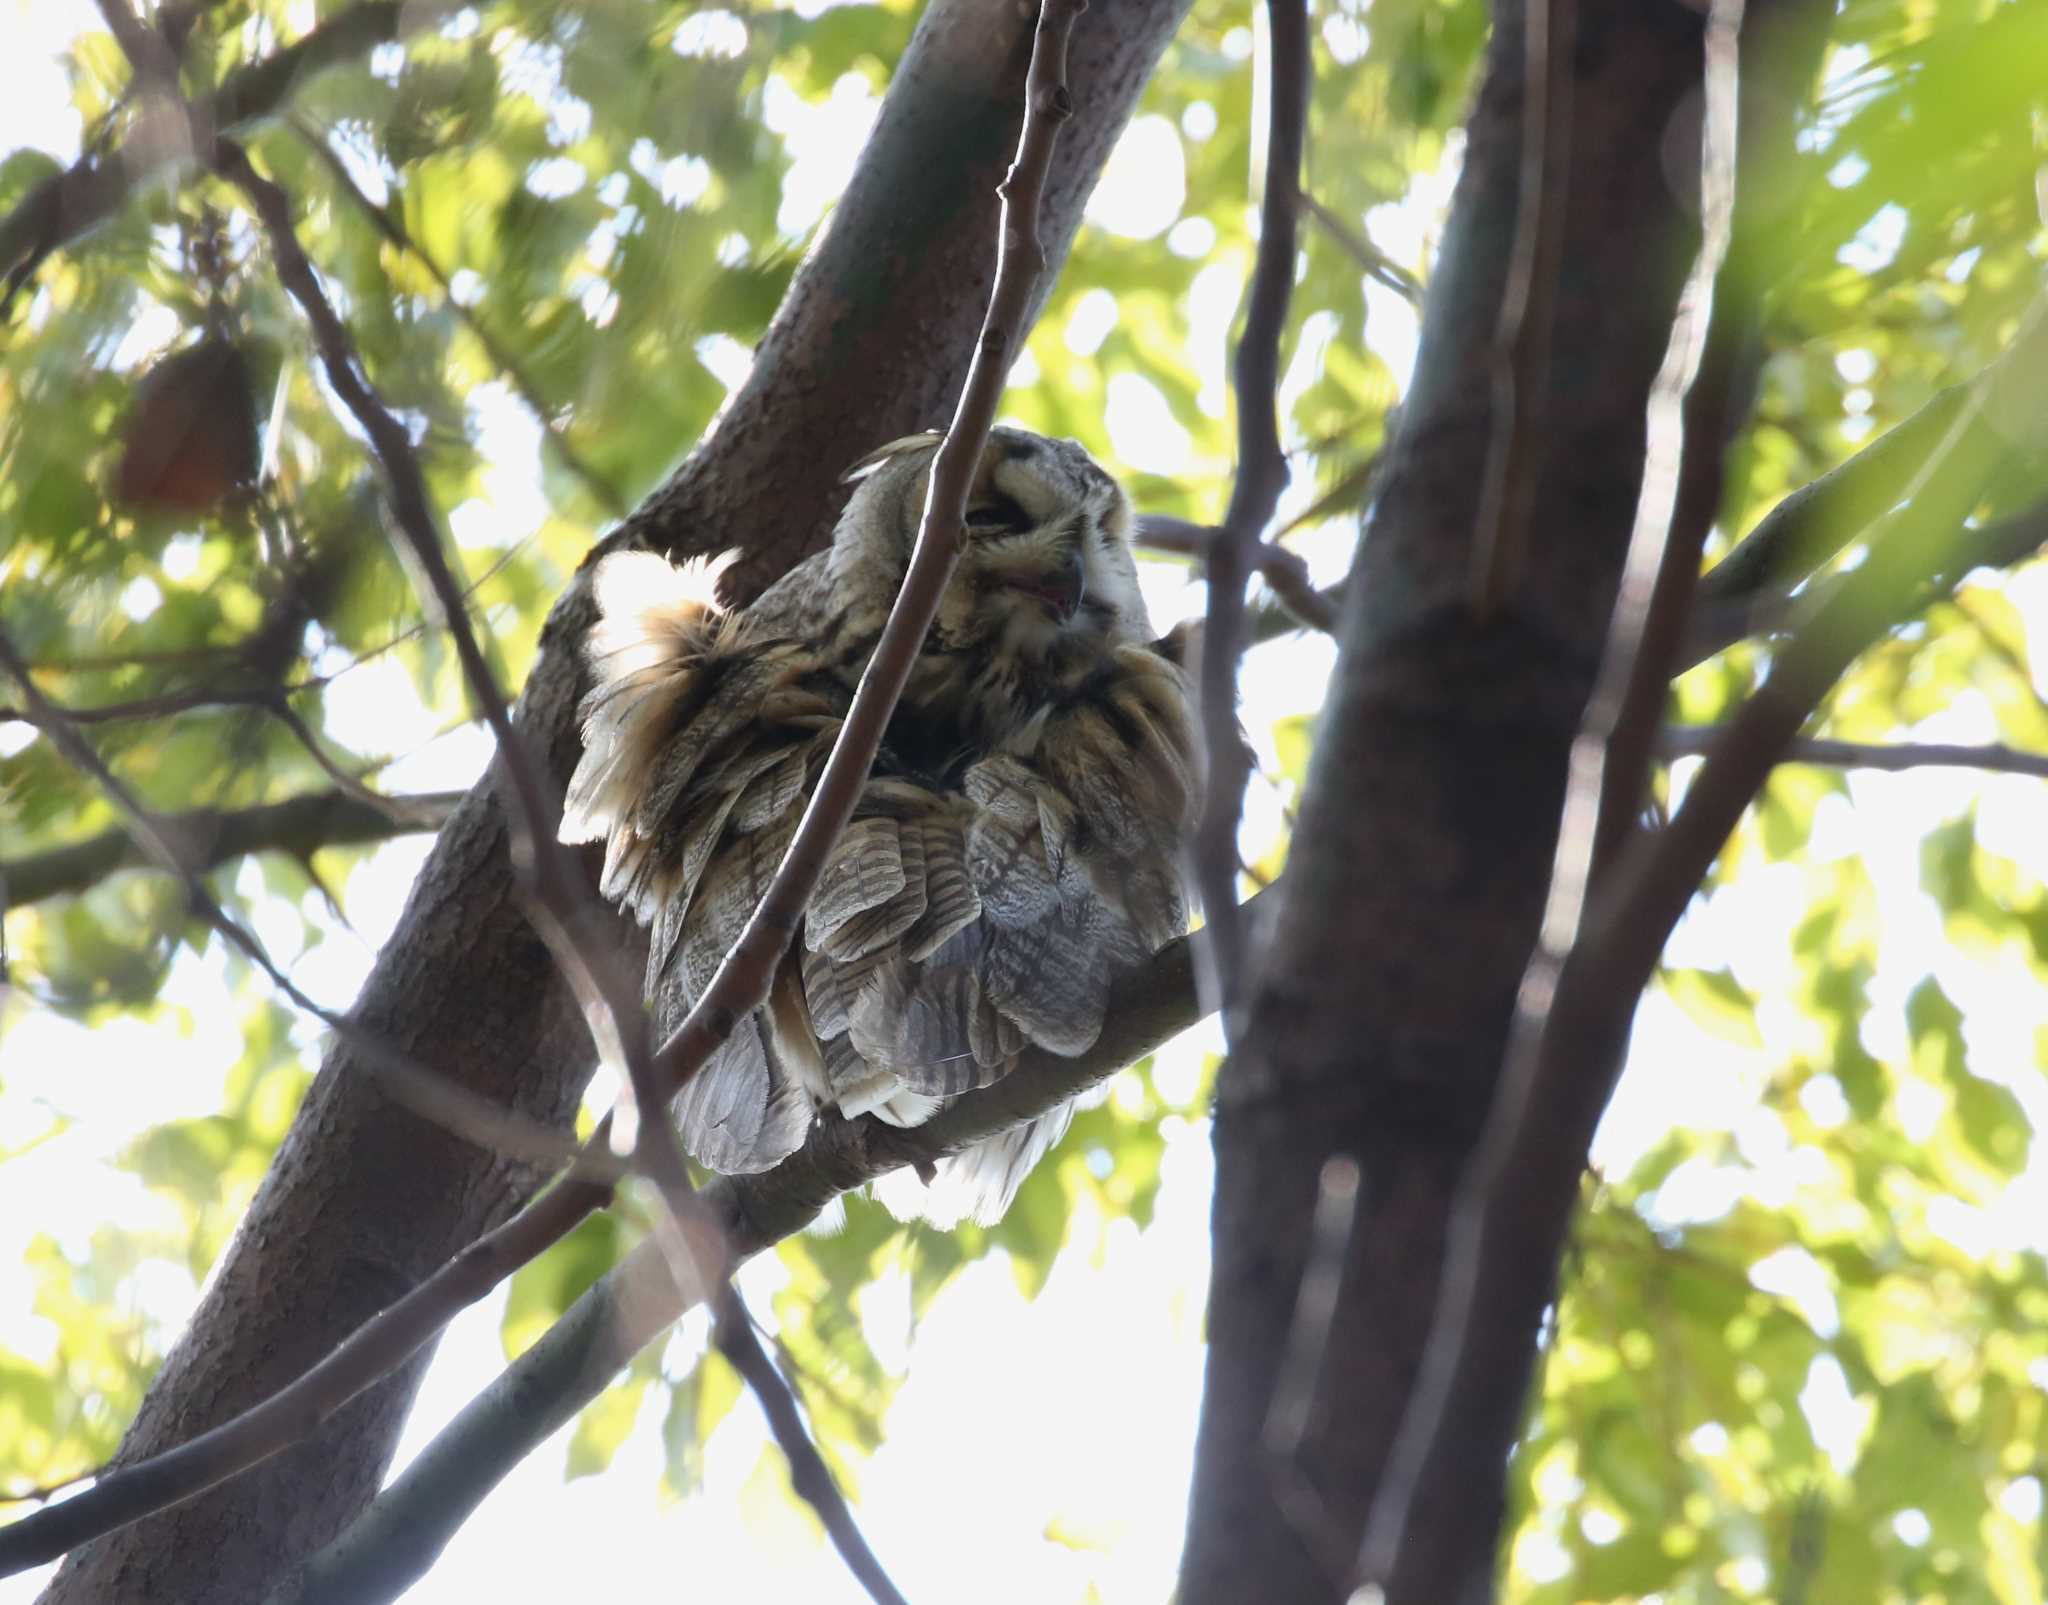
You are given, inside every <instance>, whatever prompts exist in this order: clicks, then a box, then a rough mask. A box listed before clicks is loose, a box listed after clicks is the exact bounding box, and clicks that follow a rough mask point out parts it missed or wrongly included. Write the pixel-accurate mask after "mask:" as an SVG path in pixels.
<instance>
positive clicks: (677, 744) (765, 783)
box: [562, 429, 1193, 1223]
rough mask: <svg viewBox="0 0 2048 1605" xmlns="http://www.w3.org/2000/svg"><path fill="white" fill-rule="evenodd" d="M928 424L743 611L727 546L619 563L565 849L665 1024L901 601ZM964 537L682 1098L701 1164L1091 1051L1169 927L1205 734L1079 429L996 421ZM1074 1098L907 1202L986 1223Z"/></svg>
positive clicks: (680, 1107) (971, 1156) (730, 1163)
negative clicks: (761, 952)
mask: <svg viewBox="0 0 2048 1605" xmlns="http://www.w3.org/2000/svg"><path fill="white" fill-rule="evenodd" d="M936 444H937V441H936V437H927V436H920V437H917V438H915V439H913V440H907V441H898V442H896V443H895V444H894V445H892V446H889V447H886V448H884V449H883V450H882V451H881V452H878V453H877V454H876V455H875V456H874V457H872V458H870V459H869V460H868V461H867V462H866V463H864V464H862V465H861V466H860V468H859V469H858V470H856V472H857V473H862V474H865V476H866V477H865V478H864V480H863V482H862V483H861V484H860V486H859V488H858V489H857V490H856V491H855V492H854V495H853V497H852V499H851V501H850V502H849V503H848V505H847V508H846V512H845V514H844V515H843V516H842V517H841V519H840V521H839V525H838V528H837V530H836V532H835V534H834V538H833V542H832V545H831V547H830V548H829V549H828V550H827V551H824V552H820V553H819V554H818V555H817V556H815V557H813V558H811V559H809V560H808V561H807V562H805V563H802V564H800V565H799V566H798V567H797V568H796V569H794V570H793V571H792V572H791V573H790V574H789V575H787V576H786V577H785V578H784V579H783V580H781V581H780V582H779V583H777V584H776V585H775V586H773V587H772V588H771V589H770V590H769V591H767V592H766V593H764V594H763V595H762V596H761V597H760V598H759V599H758V600H757V601H756V602H755V603H754V604H753V605H752V606H751V607H749V608H747V609H745V610H744V611H741V612H736V613H735V612H727V611H724V610H722V609H721V608H720V607H719V606H718V605H717V604H716V602H715V601H714V600H713V584H714V581H715V578H716V572H717V567H716V565H697V566H695V567H692V568H685V569H677V568H674V567H672V566H670V565H669V564H668V563H667V562H665V561H664V560H663V559H661V558H659V557H655V556H652V555H650V554H646V553H632V552H629V553H620V554H616V555H614V556H612V557H610V558H607V559H606V560H605V561H604V563H603V564H602V565H601V566H600V568H599V570H598V573H597V576H596V581H595V583H596V589H597V597H598V602H599V605H600V608H601V610H602V614H603V617H602V620H601V622H600V623H599V625H598V626H597V627H596V629H595V630H593V632H592V635H591V640H590V647H589V651H590V657H591V664H592V668H593V672H594V675H595V680H596V686H595V689H594V690H593V691H592V692H591V694H590V696H589V698H588V700H587V701H586V703H585V705H584V710H583V715H584V743H585V753H584V757H583V761H582V763H581V764H580V765H579V766H578V768H577V771H576V775H575V778H574V780H573V781H572V782H571V784H570V788H569V799H568V807H567V810H566V813H565V817H564V821H563V827H562V835H563V839H564V840H565V841H603V842H604V843H605V844H606V853H605V868H604V879H603V888H604V891H605V894H606V895H607V896H609V897H612V898H614V899H616V900H618V901H619V902H621V903H624V904H626V905H627V906H629V907H631V908H632V909H633V911H634V912H635V913H636V914H637V915H638V916H639V918H640V919H641V920H642V922H643V923H645V924H646V925H647V926H648V927H649V929H650V936H651V944H650V950H649V955H648V970H647V991H648V997H649V1000H650V1002H651V1003H652V1005H653V1008H654V1011H655V1016H656V1025H657V1029H658V1031H659V1032H660V1033H661V1034H663V1035H666V1034H667V1033H669V1032H670V1031H672V1030H673V1029H674V1028H675V1027H676V1026H677V1025H678V1024H679V1023H680V1022H681V1021H682V1019H683V1017H684V1015H685V1014H686V1013H687V1012H688V1010H689V1006H690V1004H691V1002H692V1000H694V999H695V998H696V997H697V996H698V995H699V994H700V993H701V992H702V991H703V989H704V987H705V986H706V985H707V984H708V983H709V981H710V979H711V976H712V974H713V973H714V972H715V971H716V969H717V967H718V964H719V961H720V960H721V959H722V958H723V957H724V956H725V953H726V951H727V950H728V949H729V948H730V947H731V946H732V944H733V942H734V940H735V939H736V938H737V937H738V935H739V933H740V930H741V928H742V927H743V926H744V925H745V923H746V920H747V917H748V915H749V914H750V913H751V912H752V910H753V908H754V906H755V904H756V903H757V902H758V901H759V900H760V896H761V893H762V892H763V890H765V888H766V887H767V884H768V881H769V878H770V877H771V876H772V875H773V874H774V872H775V868H776V865H777V864H778V863H779V862H780V860H781V857H782V853H783V850H784V848H786V847H787V846H788V844H789V839H790V836H791V834H792V833H793V831H794V830H795V828H796V822H797V819H798V816H799V815H800V814H801V812H802V809H803V805H804V801H805V799H806V798H807V797H808V796H809V794H810V790H811V788H812V785H813V783H814V782H815V781H816V779H817V775H818V772H819V770H820V769H821V768H822V767H823V764H824V761H825V757H826V754H827V753H828V752H829V751H830V749H831V745H832V741H833V738H834V737H835V736H836V734H837V733H838V729H839V722H840V719H841V717H842V715H843V714H844V712H845V709H846V707H847V705H848V702H849V701H850V699H851V697H852V694H853V689H854V686H855V685H856V683H857V682H858V680H859V678H860V674H861V671H862V669H863V668H864V667H865V665H866V663H867V660H868V658H869V656H870V655H871V654H872V652H873V650H874V645H875V641H876V638H877V636H878V635H879V633H880V631H881V627H882V622H883V620H884V619H885V618H886V617H887V616H888V611H889V608H890V605H891V604H892V603H893V601H894V600H895V596H896V591H897V587H898V586H899V584H900V583H901V581H902V577H903V572H904V569H905V567H906V565H907V564H908V561H909V556H910V549H911V544H912V542H913V540H914V538H915V536H916V531H917V524H918V519H919V515H920V513H921V511H922V508H923V505H924V494H925V484H926V479H927V475H928V472H929V469H930V465H931V459H932V455H933V451H934V449H935V447H936ZM967 522H968V536H969V539H968V542H967V547H966V550H965V552H964V553H963V555H962V557H961V560H960V563H959V566H958V567H957V569H956V570H955V573H954V577H953V580H952V583H951V584H950V585H949V587H948V589H947V592H946V596H945V598H944V600H943V602H942V603H941V606H940V609H939V615H938V619H937V621H936V622H935V623H934V625H933V626H932V629H931V632H930V634H929V635H928V636H927V638H926V641H925V645H924V648H923V651H922V652H921V653H920V655H919V657H918V660H917V662H916V665H915V667H914V668H913V670H912V673H911V677H910V683H909V687H908V689H907V690H906V691H905V694H904V697H903V700H902V703H901V704H900V705H899V707H898V709H897V711H896V715H895V717H894V719H893V720H892V722H891V724H890V727H889V732H888V737H887V739H886V741H885V743H884V746H883V749H882V752H881V754H880V756H879V757H878V758H877V760H876V763H875V767H874V770H873V773H872V775H871V776H870V778H869V780H868V783H867V785H866V788H865V789H864V791H863V793H862V795H861V799H860V802H859V804H858V805H857V807H856V809H855V815H854V820H853V823H852V825H851V826H850V827H849V828H848V829H847V831H846V833H845V834H844V836H843V837H842V838H841V839H840V841H839V843H838V845H837V846H836V847H835V849H834V851H833V855H832V858H831V860H830V862H829V864H828V865H827V867H826V870H825V874H824V876H823V878H822V879H821V881H820V882H819V885H818V888H817V891H816V893H815V895H814V896H813V897H812V899H811V902H810V905H809V908H808V909H807V911H806V914H805V918H804V925H803V930H802V932H801V933H800V936H799V938H798V940H797V942H796V943H795V944H794V946H793V947H792V949H791V951H790V952H789V953H788V954H787V955H786V956H785V958H784V959H783V962H782V964H781V967H780V969H779V970H778V972H777V975H776V978H775V982H774V986H773V989H772V991H771V995H770V998H769V1001H768V1003H767V1005H766V1006H765V1007H764V1008H763V1009H762V1010H761V1011H760V1012H759V1014H758V1015H757V1016H756V1017H755V1018H754V1019H753V1020H750V1021H744V1022H742V1023H741V1026H740V1028H739V1029H738V1030H737V1031H735V1032H734V1033H733V1035H732V1037H731V1039H730V1040H729V1041H728V1042H727V1043H726V1044H725V1045H724V1046H723V1047H722V1048H721V1049H720V1050H719V1052H718V1053H717V1054H716V1055H715V1056H714V1057H713V1058H712V1060H711V1061H710V1062H709V1063H707V1064H706V1065H705V1066H704V1067H703V1069H702V1070H701V1071H699V1073H698V1074H697V1075H696V1076H695V1077H694V1078H693V1079H692V1080H691V1082H690V1083H689V1085H688V1086H687V1087H686V1088H685V1089H684V1091H683V1092H682V1094H681V1095H680V1097H679V1098H678V1099H677V1102H676V1116H677V1120H678V1122H679V1125H680V1128H681V1130H682V1134H683V1139H684V1142H685V1144H686V1146H687V1147H688V1148H689V1150H690V1152H691V1153H692V1154H693V1155H694V1156H695V1157H696V1158H697V1159H698V1160H699V1161H700V1162H702V1163H703V1164H705V1165H707V1166H709V1167H710V1168H712V1169H714V1170H718V1171H724V1172H728V1173H738V1172H745V1171H754V1170H762V1169H766V1168H768V1167H769V1166H772V1165H774V1164H775V1163H777V1162H778V1161H779V1160H781V1159H782V1158H783V1157H784V1156H786V1155H787V1154H789V1153H790V1152H792V1151H793V1150H794V1149H795V1148H796V1147H797V1146H798V1145H799V1144H800V1143H801V1142H802V1141H803V1137H804V1133H805V1131H806V1130H807V1129H808V1127H809V1125H810V1121H811V1118H812V1113H813V1110H814V1109H816V1108H819V1107H823V1106H826V1105H836V1106H837V1107H838V1108H839V1109H840V1110H841V1111H842V1112H844V1113H846V1114H848V1115H855V1114H861V1113H872V1114H874V1115H876V1116H877V1117H879V1118H881V1119H884V1120H889V1121H893V1122H895V1123H897V1124H899V1125H915V1124H917V1123H918V1122H920V1121H922V1120H924V1119H926V1118H927V1117H928V1116H929V1115H930V1114H931V1112H932V1111H933V1110H934V1109H935V1108H936V1107H937V1106H938V1104H939V1103H940V1102H941V1101H942V1100H944V1099H946V1098H949V1097H953V1096H956V1095H958V1094H959V1093H962V1092H965V1091H968V1090H969V1089H971V1088H974V1087H979V1086H985V1085H987V1084H988V1083H989V1082H991V1081H993V1080H995V1079H996V1078H997V1077H999V1076H1001V1075H1002V1074H1004V1073H1005V1072H1006V1071H1007V1070H1008V1069H1009V1068H1010V1067H1011V1066H1012V1065H1013V1064H1014V1063H1015V1060H1016V1056H1017V1054H1018V1052H1019V1051H1020V1050H1021V1049H1022V1048H1024V1047H1025V1046H1026V1045H1027V1044H1035V1045H1037V1046H1039V1047H1043V1048H1046V1049H1049V1050H1050V1051H1052V1052H1055V1053H1060V1054H1069V1055H1071V1054H1077V1053H1081V1052H1083V1051H1085V1050H1086V1049H1087V1048H1088V1047H1089V1046H1090V1045H1091V1044H1093V1042H1094V1041H1095V1038H1096V1036H1097V1035H1098V1034H1099V1032H1100V1030H1101V1027H1102V1019H1103V1009H1104V1006H1105V1003H1106V1000H1107V996H1108V990H1109V985H1110V982H1111V981H1112V980H1113V979H1114V978H1115V977H1116V976H1117V975H1118V974H1121V973H1123V972H1125V971H1127V970H1129V969H1131V968H1133V967H1134V966H1135V965H1137V964H1138V963H1139V962H1140V961H1142V960H1143V959H1144V958H1145V957H1146V956H1147V955H1148V954H1150V953H1151V952H1152V951H1153V950H1154V949H1155V948H1157V947H1158V946H1159V945H1160V944H1161V943H1162V942H1164V941H1166V940H1167V939H1168V938H1169V937H1171V936H1173V935H1175V934H1177V933H1178V932H1179V931H1180V930H1181V929H1182V927H1183V924H1184V922H1185V906H1184V900H1183V892H1182V883H1181V877H1180V872H1179V867H1178V863H1177V858H1178V853H1179V848H1180V841H1181V836H1182V831H1183V827H1184V824H1185V820H1186V815H1187V811H1188V807H1189V797H1190V779H1191V769H1192V763H1193V760H1192V747H1191V743H1192V736H1191V733H1190V728H1189V719H1188V702H1187V688H1186V684H1185V681H1184V679H1183V676H1182V674H1181V671H1180V669H1179V668H1178V666H1177V665H1176V664H1175V663H1174V662H1172V661H1170V660H1169V658H1168V657H1166V656H1164V655H1162V654H1161V653H1160V652H1159V651H1157V650H1155V647H1154V645H1153V642H1152V632H1151V626H1150V624H1149V622H1148V620H1147V619H1146V616H1145V608H1144V603H1143V600H1142V599H1141V597H1140V595H1139V591H1138V585H1137V574H1136V568H1135V565H1134V563H1133V561H1132V557H1131V548H1130V514H1129V509H1128V506H1127V504H1126V503H1125V500H1124V497H1123V495H1122V492H1121V491H1119V490H1118V488H1117V487H1116V485H1115V483H1114V482H1113V481H1112V480H1111V479H1110V477H1109V476H1108V475H1107V474H1106V473H1104V472H1103V471H1102V469H1101V468H1100V467H1098V466H1097V465H1096V464H1095V463H1094V462H1093V461H1092V460H1091V459H1090V458H1089V457H1088V455H1087V454H1086V453H1085V452H1084V451H1082V450H1081V448H1080V447H1079V446H1077V445H1075V444H1074V443H1073V442H1071V441H1053V440H1046V439H1043V438H1041V437H1039V436H1036V435H1030V434H1026V433H1024V432H1022V431H1019V430H1010V429H999V430H997V431H996V432H995V434H994V436H993V438H992V439H991V441H990V444H989V448H988V451H987V453H986V454H985V456H984V458H983V461H982V464H981V469H980V472H979V474H978V476H977V479H976V484H975V490H974V494H973V496H972V498H971V499H970V502H969V509H968V519H967ZM1067 1113H1068V1112H1067V1111H1066V1110H1065V1109H1060V1110H1058V1111H1056V1112H1054V1113H1053V1114H1050V1115H1047V1116H1044V1117H1042V1118H1041V1119H1039V1120H1036V1121H1033V1122H1032V1123H1030V1124H1029V1125H1027V1126H1025V1127H1022V1128H1020V1129H1019V1130H1017V1131H1013V1132H1010V1133H1007V1134H1005V1135H1003V1136H1001V1137H998V1138H994V1139H991V1140H990V1141H988V1142H986V1143H982V1144H979V1145H977V1146H976V1147H974V1148H971V1149H969V1150H967V1151H966V1152H964V1153H961V1154H958V1155H956V1156H954V1157H953V1158H952V1159H951V1160H949V1161H947V1162H946V1164H945V1165H944V1166H942V1167H941V1171H940V1175H939V1179H938V1181H937V1182H936V1183H935V1184H934V1185H933V1186H932V1187H931V1188H930V1189H929V1191H926V1192H922V1193H920V1194H918V1195H917V1196H916V1199H915V1202H916V1206H917V1207H918V1208H919V1209H921V1211H922V1212H923V1213H926V1214H928V1215H930V1216H931V1217H932V1218H933V1219H935V1220H938V1221H941V1222H945V1223H950V1222H951V1221H953V1220H956V1219H958V1218H960V1217H961V1216H962V1215H967V1214H971V1215H973V1216H975V1217H976V1218H978V1219H982V1220H993V1219H995V1218H996V1216H998V1215H1000V1214H1001V1212H1002V1210H1003V1209H1004V1208H1005V1207H1006V1206H1007V1205H1008V1203H1009V1200H1010V1197H1011V1196H1012V1194H1014V1193H1015V1191H1016V1188H1017V1184H1018V1183H1019V1182H1020V1181H1021V1180H1022V1179H1023V1177H1024V1175H1025V1173H1026V1172H1028V1171H1029V1170H1030V1168H1031V1166H1032V1165H1033V1164H1035V1163H1036V1162H1037V1160H1038V1158H1039V1157H1040V1156H1041V1155H1042V1154H1043V1153H1044V1152H1045V1151H1046V1149H1047V1148H1049V1147H1050V1146H1051V1145H1052V1143H1053V1142H1054V1141H1056V1140H1057V1139H1058V1137H1059V1134H1060V1132H1061V1131H1063V1130H1064V1129H1065V1127H1066V1123H1067Z"/></svg>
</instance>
